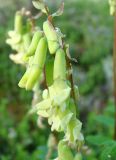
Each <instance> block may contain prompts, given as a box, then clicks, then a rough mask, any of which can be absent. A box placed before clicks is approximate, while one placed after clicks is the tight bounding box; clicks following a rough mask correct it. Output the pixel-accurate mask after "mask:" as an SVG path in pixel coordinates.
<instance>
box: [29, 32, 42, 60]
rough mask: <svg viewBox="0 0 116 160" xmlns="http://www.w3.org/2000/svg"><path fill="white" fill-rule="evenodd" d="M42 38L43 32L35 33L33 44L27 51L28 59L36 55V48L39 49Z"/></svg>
mask: <svg viewBox="0 0 116 160" xmlns="http://www.w3.org/2000/svg"><path fill="white" fill-rule="evenodd" d="M41 37H42V32H41V31H37V32H35V33H34V35H33V38H32V41H31V44H30V46H29V48H28V50H27V53H26V56H27V57H28V56H32V55H34V53H35V51H36V48H37V45H38V43H39V40H40V39H41Z"/></svg>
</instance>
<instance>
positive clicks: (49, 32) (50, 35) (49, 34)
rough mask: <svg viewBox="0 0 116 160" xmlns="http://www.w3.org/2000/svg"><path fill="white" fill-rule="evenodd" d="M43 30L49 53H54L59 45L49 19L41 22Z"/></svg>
mask: <svg viewBox="0 0 116 160" xmlns="http://www.w3.org/2000/svg"><path fill="white" fill-rule="evenodd" d="M43 30H44V33H45V35H46V38H47V41H48V48H49V51H50V53H51V54H54V53H56V51H57V49H58V48H59V46H60V45H59V40H58V36H57V32H56V30H55V28H54V27H53V25H52V24H51V23H50V22H49V21H46V22H44V24H43Z"/></svg>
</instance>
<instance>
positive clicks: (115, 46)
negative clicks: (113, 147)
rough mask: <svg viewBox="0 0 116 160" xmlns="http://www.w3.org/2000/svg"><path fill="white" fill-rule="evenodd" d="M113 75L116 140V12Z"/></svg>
mask: <svg viewBox="0 0 116 160" xmlns="http://www.w3.org/2000/svg"><path fill="white" fill-rule="evenodd" d="M113 72H114V73H113V74H114V107H115V114H114V120H115V123H114V140H116V12H115V16H114V52H113Z"/></svg>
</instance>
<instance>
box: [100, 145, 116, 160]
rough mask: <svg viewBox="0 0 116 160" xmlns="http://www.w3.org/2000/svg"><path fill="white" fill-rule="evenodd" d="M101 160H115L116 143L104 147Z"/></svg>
mask: <svg viewBox="0 0 116 160" xmlns="http://www.w3.org/2000/svg"><path fill="white" fill-rule="evenodd" d="M100 159H101V160H115V159H116V142H113V143H112V145H107V146H106V147H104V149H103V151H102V154H101V158H100Z"/></svg>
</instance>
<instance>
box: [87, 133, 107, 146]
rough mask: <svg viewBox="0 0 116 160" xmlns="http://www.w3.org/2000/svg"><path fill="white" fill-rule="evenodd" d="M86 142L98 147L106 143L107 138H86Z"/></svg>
mask: <svg viewBox="0 0 116 160" xmlns="http://www.w3.org/2000/svg"><path fill="white" fill-rule="evenodd" d="M86 140H87V141H88V142H89V143H90V144H93V145H96V146H99V145H103V144H104V143H105V142H106V141H109V139H108V137H105V136H102V135H95V136H87V138H86Z"/></svg>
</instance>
